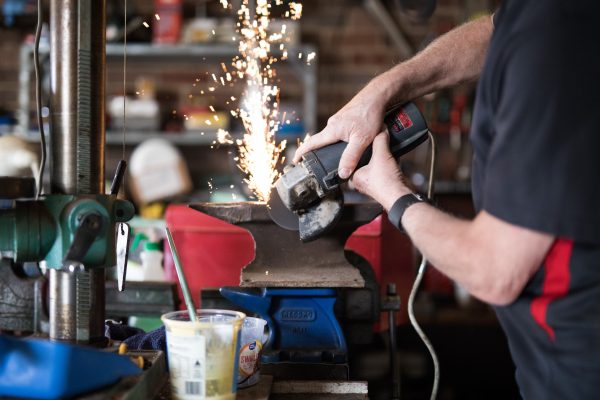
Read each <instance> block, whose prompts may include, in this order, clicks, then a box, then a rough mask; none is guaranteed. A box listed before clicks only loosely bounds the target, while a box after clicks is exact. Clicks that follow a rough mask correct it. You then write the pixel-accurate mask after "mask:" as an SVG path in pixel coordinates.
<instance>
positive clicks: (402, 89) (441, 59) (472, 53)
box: [370, 16, 493, 105]
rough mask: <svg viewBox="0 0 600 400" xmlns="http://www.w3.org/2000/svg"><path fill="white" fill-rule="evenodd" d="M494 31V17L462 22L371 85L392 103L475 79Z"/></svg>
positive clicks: (388, 102)
mask: <svg viewBox="0 0 600 400" xmlns="http://www.w3.org/2000/svg"><path fill="white" fill-rule="evenodd" d="M492 32H493V23H492V17H491V16H485V17H481V18H479V19H477V20H475V21H472V22H469V23H466V24H464V25H461V26H459V27H458V28H455V29H453V30H451V31H450V32H448V33H446V34H444V35H443V36H441V37H439V38H438V39H436V40H435V41H433V42H432V43H431V44H430V45H429V46H427V47H426V48H425V49H424V50H423V51H421V52H420V53H418V54H417V55H415V56H414V57H413V58H411V59H410V60H408V61H405V62H403V63H401V64H399V65H397V66H395V67H394V68H392V69H391V70H389V71H387V72H385V73H383V74H382V75H380V76H379V77H377V78H375V79H374V80H373V81H372V82H371V83H370V85H375V86H376V87H377V88H378V89H379V91H380V93H381V94H382V97H383V98H384V99H385V100H386V102H387V104H388V105H390V104H394V103H398V102H404V101H408V100H411V99H414V98H417V97H420V96H423V95H425V94H428V93H431V92H434V91H436V90H440V89H443V88H446V87H450V86H455V85H458V84H461V83H465V82H470V81H474V80H476V79H477V78H478V77H479V75H480V73H481V70H482V68H483V63H484V60H485V55H486V52H487V47H488V44H489V41H490V38H491V36H492Z"/></svg>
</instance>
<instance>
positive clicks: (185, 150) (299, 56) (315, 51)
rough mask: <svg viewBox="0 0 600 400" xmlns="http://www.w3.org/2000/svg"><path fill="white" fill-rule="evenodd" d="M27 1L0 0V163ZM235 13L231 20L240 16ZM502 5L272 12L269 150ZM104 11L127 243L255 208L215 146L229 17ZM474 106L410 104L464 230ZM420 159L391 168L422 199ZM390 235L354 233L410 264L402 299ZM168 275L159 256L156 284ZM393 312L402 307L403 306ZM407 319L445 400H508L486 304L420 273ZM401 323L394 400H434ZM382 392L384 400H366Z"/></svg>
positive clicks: (410, 256) (227, 85)
mask: <svg viewBox="0 0 600 400" xmlns="http://www.w3.org/2000/svg"><path fill="white" fill-rule="evenodd" d="M35 3H36V2H35V1H31V0H26V1H17V0H1V1H0V55H1V56H0V164H1V163H2V159H3V158H4V159H5V160H6V159H7V157H8V156H6V154H8V153H10V152H13V151H14V149H24V150H25V151H28V152H31V153H33V154H36V153H37V152H38V147H39V133H38V127H37V125H36V113H35V107H34V104H35V95H34V82H35V81H34V76H33V62H32V48H33V46H32V42H33V33H34V29H35V22H36V18H37V17H36V4H35ZM231 3H232V5H233V8H234V9H235V7H236V2H235V1H233V2H231ZM499 4H500V1H497V0H489V1H486V0H439V1H437V4H436V2H434V1H432V2H430V1H410V0H387V1H378V0H365V1H351V0H328V1H317V0H304V1H302V5H303V12H302V18H301V19H299V20H292V21H290V20H286V21H285V22H282V21H279V20H278V19H277V14H276V13H277V10H276V9H275V11H274V19H273V21H272V26H273V27H274V29H276V30H280V28H281V24H282V23H285V24H286V28H287V29H286V30H287V32H288V38H289V41H287V42H286V48H287V51H288V54H287V60H282V61H280V62H279V63H278V64H277V76H276V82H277V83H278V85H279V87H280V90H281V93H280V98H279V106H280V113H281V115H285V117H282V125H281V129H280V132H279V134H278V136H277V139H278V140H287V141H288V147H287V153H286V154H287V155H288V157H289V155H291V154H293V151H294V150H295V145H296V143H297V141H298V140H301V139H302V138H303V137H304V136H305V135H306V134H307V133H315V132H318V131H319V130H320V129H322V128H323V127H324V126H325V125H326V122H327V119H328V118H329V117H330V116H331V115H332V114H334V113H335V112H336V111H337V110H338V109H340V108H341V107H342V106H343V105H344V104H345V103H346V102H347V101H349V100H350V99H351V98H352V96H353V95H354V94H355V93H356V92H357V91H359V90H360V89H361V88H362V87H363V86H364V85H365V84H366V83H367V82H369V80H370V79H372V78H373V77H375V76H376V75H378V74H380V73H382V72H384V71H386V70H387V69H389V68H391V67H392V66H394V65H396V64H397V63H399V62H401V61H402V60H405V59H407V58H409V57H410V56H411V55H413V54H414V53H415V52H417V51H419V50H420V49H422V48H423V47H425V46H426V45H427V44H428V43H430V42H431V41H432V40H434V39H435V38H436V37H438V36H440V35H442V34H444V33H445V32H447V31H449V30H451V29H452V28H453V27H455V26H457V25H460V24H462V23H464V22H467V21H469V20H472V19H474V18H477V17H480V16H483V15H488V14H490V13H492V12H493V11H494V10H495V9H496V8H497V7H498V6H499ZM45 6H46V7H48V4H47V3H46V4H45ZM107 13H108V15H107V21H108V26H107V43H108V44H107V87H106V91H107V104H106V129H107V136H106V142H107V148H106V176H107V177H112V175H113V173H114V171H115V168H116V165H117V163H118V161H119V160H120V159H121V158H122V156H123V152H124V153H125V159H127V160H129V162H130V169H129V175H128V177H127V179H126V193H125V196H126V197H128V198H129V199H131V200H133V201H134V202H135V204H136V207H137V212H138V218H137V219H136V220H135V221H134V223H133V225H134V228H137V229H138V230H139V232H145V231H144V230H145V229H146V230H147V232H150V234H147V235H146V239H144V238H143V237H141V239H140V240H142V241H143V240H149V241H152V242H154V241H159V240H160V239H162V238H161V237H160V235H158V236H159V237H156V236H153V235H154V233H153V232H158V231H159V230H160V228H162V227H163V226H164V224H165V222H164V215H165V210H166V209H167V206H168V205H169V204H171V203H187V202H190V201H238V200H246V199H252V195H251V193H250V192H249V191H248V189H247V187H246V185H245V184H244V183H243V179H244V175H243V174H242V173H241V172H240V171H239V169H238V168H237V166H236V162H235V157H237V153H236V152H237V150H236V146H235V145H234V144H235V143H232V142H231V141H225V142H223V140H221V141H219V133H218V132H219V129H222V130H225V131H227V132H229V134H230V136H231V138H232V139H233V140H234V141H235V139H238V138H240V137H241V135H242V133H243V126H242V125H241V122H240V121H239V119H238V118H236V117H235V116H234V115H232V113H231V111H232V110H235V109H236V107H238V104H239V101H240V99H241V97H242V91H243V88H244V87H243V85H242V84H240V83H239V82H238V83H234V82H233V81H234V80H232V81H228V80H225V81H221V79H220V77H221V76H226V71H229V72H230V73H233V72H232V71H233V69H232V68H231V60H232V58H233V57H234V56H235V55H236V54H237V52H238V48H237V45H238V38H237V34H236V23H237V17H236V16H235V15H234V13H233V12H232V10H231V9H225V8H223V6H222V5H221V4H220V2H218V1H216V0H214V1H200V0H170V1H167V0H164V1H163V0H155V1H142V0H128V1H127V14H126V15H124V9H123V2H122V1H112V0H108V1H107ZM45 14H46V16H47V15H48V12H47V10H46V13H45ZM124 19H126V20H127V26H126V28H125V29H124ZM125 30H126V32H127V59H126V63H127V73H126V76H125V96H126V98H125V99H124V98H123V94H124V86H123V85H124V80H123V78H124V77H123V67H124V64H123V37H124V32H125ZM47 48H48V31H47V29H46V30H45V31H44V36H43V37H42V45H41V49H42V57H41V59H42V64H43V65H44V64H45V65H48V63H49V53H48V51H47ZM44 49H45V50H44ZM45 70H46V71H48V68H45ZM42 86H43V90H44V95H43V96H44V99H45V100H44V104H45V105H47V104H48V101H47V99H48V96H47V93H48V90H49V88H48V86H49V77H48V76H47V74H43V84H42ZM474 96H475V85H466V86H462V87H457V88H454V89H452V90H447V91H443V92H438V93H432V94H430V95H428V96H425V97H424V98H421V99H415V100H416V103H417V104H418V106H419V108H420V109H421V111H422V112H423V114H424V116H425V118H426V120H427V121H428V124H429V127H430V129H431V130H432V132H433V133H434V134H435V135H436V138H437V143H438V146H439V148H438V160H437V169H436V172H435V176H436V197H437V202H438V204H439V205H440V207H441V208H443V209H446V210H448V211H450V212H452V213H454V214H456V215H460V216H464V217H471V216H473V208H472V203H471V198H470V177H471V171H470V169H471V157H472V155H471V154H472V150H471V147H470V144H469V140H468V134H469V126H470V123H471V116H472V105H473V100H474ZM124 101H125V102H126V108H127V117H126V130H125V132H126V133H125V137H124V138H123V126H124V122H125V121H124V119H123V102H124ZM45 115H46V116H47V115H48V110H47V109H46V110H45ZM215 115H217V116H218V119H215V118H214V116H215ZM44 120H45V121H46V123H48V119H47V118H45V119H44ZM46 132H48V129H46ZM9 137H10V139H9ZM149 139H152V140H150V141H149ZM157 140H158V141H157ZM165 142H166V144H165ZM3 154H4V156H3ZM428 161H429V152H428V148H427V146H421V147H420V148H419V149H417V150H416V151H413V152H412V153H410V154H409V155H407V156H406V157H404V158H403V160H402V168H403V170H404V171H405V172H406V175H407V176H408V178H409V179H410V181H411V182H412V184H413V185H414V186H415V187H416V188H420V189H423V188H424V187H425V185H426V171H427V165H428ZM164 171H171V173H172V175H165V174H164ZM161 172H162V174H161ZM167 181H169V182H175V183H173V185H172V187H170V188H169V190H166V191H163V192H161V191H160V190H158V191H157V190H156V188H157V187H163V186H168V185H166V184H165V182H167ZM157 192H158V193H157ZM181 229H185V227H182V228H181ZM390 229H391V228H390V227H389V226H388V225H386V222H385V221H383V222H382V220H381V218H380V219H379V222H377V224H376V225H374V228H373V229H371V230H367V231H363V235H365V236H369V235H375V236H377V235H379V236H378V237H382V236H383V235H384V232H386V230H387V232H388V234H389V235H391V236H389V237H393V238H395V239H396V240H397V242H395V243H397V244H396V245H393V246H391V247H389V248H388V249H387V250H385V251H387V252H402V254H404V256H402V257H404V258H402V257H400V256H398V255H396V256H395V257H396V258H394V257H392V258H393V259H395V260H396V259H397V258H398V257H400V258H402V260H403V261H404V262H405V264H406V271H407V272H406V273H405V275H403V276H404V277H405V278H406V279H404V280H403V281H402V282H400V283H399V285H400V287H401V292H402V293H404V294H405V293H406V291H407V290H406V289H407V288H408V287H409V286H410V284H411V283H412V280H411V279H412V276H414V275H413V274H414V262H415V260H416V257H415V254H414V253H413V252H412V250H411V248H410V244H409V241H408V240H407V238H406V237H404V236H402V235H400V234H399V233H393V234H392V233H389V232H391V231H390ZM359 236H360V234H359ZM351 240H352V239H351ZM386 240H391V239H386ZM382 242H383V240H382ZM388 243H389V242H388ZM140 248H141V247H140ZM382 252H384V251H383V250H382ZM382 254H383V253H382ZM136 256H137V257H138V258H139V255H136V253H135V252H134V253H133V254H132V257H133V260H134V261H135V259H136ZM382 257H383V258H385V257H386V256H385V255H383V256H382ZM245 262H247V260H246V261H245ZM168 263H169V256H168V254H166V253H165V270H166V269H167V264H168ZM242 266H243V265H242ZM398 268H400V267H398ZM168 276H169V274H168V273H167V277H168ZM395 279H401V278H399V277H396V278H395ZM382 286H383V285H382ZM402 288H404V289H402ZM192 289H193V290H196V289H199V288H196V287H192ZM404 294H403V296H404ZM402 300H403V302H402V305H404V304H405V300H406V299H405V297H403V299H402ZM403 308H404V307H403ZM416 308H417V314H418V318H419V319H420V320H421V321H423V324H424V326H425V327H426V330H427V332H428V333H430V335H431V338H432V341H433V343H434V345H435V347H436V349H437V350H438V352H439V355H440V359H441V363H442V387H441V395H440V398H441V399H469V398H474V399H475V398H476V399H480V398H502V399H508V398H516V397H518V395H517V389H516V386H515V385H514V379H513V374H514V367H513V365H512V362H511V360H510V357H509V354H508V348H507V344H506V340H505V338H504V336H503V334H502V331H501V330H500V328H499V326H498V324H497V321H496V319H495V316H494V314H493V312H492V311H491V309H490V308H489V307H488V306H486V305H484V304H482V303H479V302H477V301H476V300H474V299H472V298H470V297H469V296H468V294H466V293H465V292H464V291H463V290H462V289H461V288H460V287H457V286H456V285H454V284H453V282H451V281H450V280H448V279H447V278H446V277H444V276H442V275H441V274H440V273H438V272H437V271H436V270H434V269H429V270H428V273H427V276H426V279H425V284H424V290H423V292H422V294H421V295H420V296H419V298H418V304H417V305H416ZM400 322H401V325H400V328H399V332H398V343H399V348H400V354H401V356H400V358H401V364H402V381H403V394H404V397H405V398H424V397H425V396H427V393H428V391H429V389H430V386H429V385H430V382H431V373H432V369H431V366H430V365H429V363H430V361H429V358H428V355H427V353H426V351H425V349H424V347H423V346H422V344H421V343H420V342H419V339H418V337H417V336H416V334H414V332H413V331H412V328H410V326H409V325H408V324H407V323H406V314H405V310H404V309H402V310H401V317H400ZM382 340H383V339H382ZM365 351H367V350H365ZM373 354H375V353H373ZM385 360H386V358H385V357H379V356H377V357H376V356H373V358H372V359H369V358H368V357H367V358H364V357H363V358H361V359H360V360H358V362H356V363H355V364H354V365H355V366H354V367H353V368H356V369H357V370H355V371H354V372H355V373H356V375H357V376H358V375H360V376H364V375H365V374H367V375H368V372H369V371H371V372H373V371H374V370H378V367H379V366H380V365H381V363H385V362H386V361H385ZM361 374H362V375H361ZM378 379H381V380H382V382H387V381H386V380H385V379H387V378H386V377H382V376H379V375H378V374H377V373H374V372H373V373H372V376H371V377H370V378H369V382H370V388H369V391H370V392H371V390H373V398H386V397H385V396H386V393H387V392H386V390H387V389H386V388H387V386H388V385H387V383H386V384H385V385H381V387H379V388H378V387H377V384H376V382H377V381H378ZM372 382H373V384H372ZM378 390H379V392H380V393H379V396H381V397H377V396H378V394H377V392H378Z"/></svg>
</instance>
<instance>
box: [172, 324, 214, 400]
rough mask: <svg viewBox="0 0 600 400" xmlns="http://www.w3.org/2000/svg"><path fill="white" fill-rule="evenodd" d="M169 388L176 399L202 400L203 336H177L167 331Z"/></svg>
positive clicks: (204, 368) (203, 377)
mask: <svg viewBox="0 0 600 400" xmlns="http://www.w3.org/2000/svg"><path fill="white" fill-rule="evenodd" d="M167 351H168V356H169V375H170V378H171V388H172V390H173V391H174V392H175V393H173V394H174V395H175V396H174V398H177V399H186V400H187V399H189V400H192V399H201V398H204V396H205V393H204V387H205V379H206V340H205V338H204V336H178V335H174V334H173V333H171V332H169V330H168V329H167Z"/></svg>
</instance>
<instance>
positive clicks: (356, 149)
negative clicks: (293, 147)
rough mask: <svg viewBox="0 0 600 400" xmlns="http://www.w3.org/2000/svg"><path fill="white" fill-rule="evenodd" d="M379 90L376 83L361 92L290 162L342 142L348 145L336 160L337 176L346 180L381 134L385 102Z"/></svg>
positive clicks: (299, 149) (295, 161) (310, 139)
mask: <svg viewBox="0 0 600 400" xmlns="http://www.w3.org/2000/svg"><path fill="white" fill-rule="evenodd" d="M380 91H381V83H379V82H378V81H373V82H371V83H370V84H369V85H367V86H366V87H365V88H364V89H363V90H361V91H360V92H359V93H358V94H357V95H356V96H354V98H353V99H352V100H351V101H350V102H349V103H348V104H346V105H345V106H344V107H343V108H342V109H341V110H340V111H338V112H337V113H336V114H335V115H333V116H332V117H331V118H329V120H328V121H327V126H326V127H325V129H323V130H322V131H321V132H319V133H317V134H316V135H313V136H311V137H310V138H308V139H307V140H306V141H304V143H302V145H301V146H300V147H299V148H298V150H297V151H296V154H295V155H294V160H293V161H294V163H297V162H299V161H300V159H301V158H302V156H303V155H304V154H305V153H307V152H309V151H312V150H315V149H318V148H321V147H323V146H326V145H328V144H332V143H336V142H339V141H340V140H343V141H345V142H348V146H347V147H346V150H344V153H343V154H342V158H341V159H340V164H339V169H338V175H339V176H340V178H342V179H348V178H349V177H350V175H351V174H352V172H354V169H355V168H356V165H357V164H358V161H359V160H360V157H361V156H362V154H363V153H364V152H365V150H366V148H367V147H368V146H369V145H370V144H371V143H372V142H373V140H374V139H375V136H377V134H378V133H379V132H380V131H381V125H382V122H383V118H384V115H385V107H386V100H385V99H384V98H383V96H382V94H381V92H380Z"/></svg>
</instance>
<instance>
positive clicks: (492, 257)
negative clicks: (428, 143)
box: [353, 132, 554, 305]
mask: <svg viewBox="0 0 600 400" xmlns="http://www.w3.org/2000/svg"><path fill="white" fill-rule="evenodd" d="M388 140H389V138H388V135H387V133H385V132H384V133H381V134H380V135H379V136H377V137H376V139H375V141H374V142H373V156H372V158H371V162H370V163H369V164H368V165H367V166H365V167H363V168H361V169H359V170H358V171H356V173H355V174H354V178H353V183H354V186H355V187H356V188H357V189H358V190H360V191H361V192H364V193H366V194H368V195H370V196H372V197H373V198H374V199H375V200H377V201H378V202H379V203H381V205H383V207H384V208H385V209H386V210H387V211H389V210H390V208H391V207H392V206H393V204H394V202H395V201H396V200H397V199H398V198H400V197H401V196H403V195H405V194H408V193H410V192H411V191H410V189H408V188H407V187H406V186H405V185H404V183H403V182H402V175H401V173H400V170H399V168H398V165H397V163H396V160H395V159H394V158H393V156H392V155H391V154H390V152H389V148H388ZM402 226H403V227H404V229H405V230H406V232H407V233H408V235H409V236H410V238H411V239H412V241H413V243H414V244H415V246H416V247H417V248H418V249H419V251H421V252H422V253H423V254H424V255H425V257H427V259H428V260H429V261H430V262H431V264H432V265H434V266H435V267H436V268H437V269H439V270H440V271H442V272H443V273H444V274H446V275H448V276H449V277H450V278H452V279H454V280H455V281H457V282H459V283H460V284H462V285H463V286H465V288H466V289H467V290H468V291H469V292H470V293H471V294H473V295H474V296H476V297H478V298H479V299H481V300H483V301H486V302H488V303H492V304H497V305H506V304H509V303H511V302H512V301H514V300H515V299H516V298H517V296H518V295H519V294H520V293H521V291H522V290H523V288H524V287H525V285H526V283H527V282H528V281H529V279H530V278H531V276H532V275H533V274H534V273H535V272H536V271H537V269H538V268H539V267H540V265H541V263H542V262H543V260H544V258H545V256H546V253H547V252H548V250H549V249H550V246H551V245H552V243H553V241H554V237H553V236H552V235H549V234H546V233H541V232H538V231H533V230H530V229H526V228H522V227H519V226H516V225H512V224H509V223H507V222H504V221H502V220H500V219H498V218H496V217H494V216H493V215H491V214H488V213H486V212H485V211H483V212H480V213H479V214H478V215H477V216H476V217H475V219H474V220H472V221H468V220H463V219H459V218H456V217H453V216H451V215H449V214H446V213H444V212H442V211H440V210H438V209H436V208H435V207H432V206H430V205H428V204H414V205H412V206H410V207H409V208H408V209H407V210H406V212H405V213H404V215H403V217H402Z"/></svg>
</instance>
